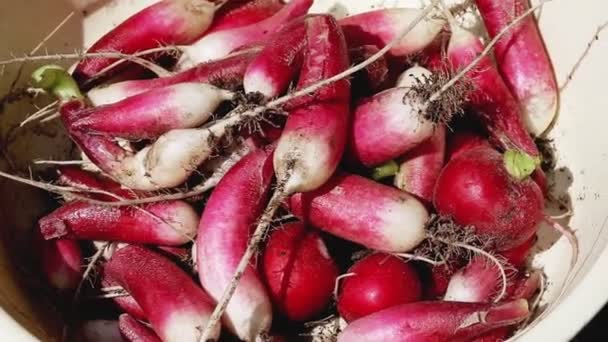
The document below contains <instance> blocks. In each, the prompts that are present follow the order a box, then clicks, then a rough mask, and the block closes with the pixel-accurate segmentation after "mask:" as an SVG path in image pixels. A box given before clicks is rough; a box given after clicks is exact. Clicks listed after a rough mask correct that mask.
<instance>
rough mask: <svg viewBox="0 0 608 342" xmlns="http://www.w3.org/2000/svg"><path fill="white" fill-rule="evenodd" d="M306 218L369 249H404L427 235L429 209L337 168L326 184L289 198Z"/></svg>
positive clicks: (296, 213) (299, 215)
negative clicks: (337, 170)
mask: <svg viewBox="0 0 608 342" xmlns="http://www.w3.org/2000/svg"><path fill="white" fill-rule="evenodd" d="M289 207H290V209H291V211H292V212H293V214H294V215H296V216H298V217H301V218H302V219H303V220H304V222H307V223H310V224H311V225H313V226H315V227H319V228H320V229H322V230H324V231H326V232H328V233H331V234H333V235H336V236H338V237H340V238H342V239H345V240H349V241H353V242H356V243H359V244H361V245H364V246H366V247H367V248H370V249H375V250H379V251H385V252H407V251H410V250H412V249H413V248H415V247H416V246H417V245H418V244H419V243H420V242H422V240H424V239H425V225H426V222H427V221H428V219H429V214H428V212H427V210H426V208H425V207H424V205H423V204H422V203H420V202H419V201H418V200H417V199H416V198H414V197H413V196H411V195H409V194H407V193H406V192H403V191H401V190H398V189H395V188H393V187H389V186H386V185H383V184H380V183H376V182H374V181H372V180H370V179H367V178H364V177H361V176H358V175H351V174H347V173H344V172H341V171H339V172H337V173H336V174H335V175H334V176H333V177H332V178H331V179H330V180H329V181H328V182H327V183H326V184H325V185H323V186H322V187H321V188H319V189H318V190H316V191H313V192H310V193H306V194H295V195H293V196H292V197H291V198H290V199H289Z"/></svg>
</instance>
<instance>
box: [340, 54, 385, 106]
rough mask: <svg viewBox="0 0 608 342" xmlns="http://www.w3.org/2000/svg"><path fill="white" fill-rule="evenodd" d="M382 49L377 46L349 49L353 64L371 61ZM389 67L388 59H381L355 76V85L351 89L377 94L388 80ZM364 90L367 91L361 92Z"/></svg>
mask: <svg viewBox="0 0 608 342" xmlns="http://www.w3.org/2000/svg"><path fill="white" fill-rule="evenodd" d="M379 50H380V49H379V48H378V47H376V46H375V45H363V46H358V47H354V48H351V49H349V51H348V52H349V55H350V60H351V63H352V64H359V63H361V62H363V61H365V60H367V59H369V58H370V57H371V56H373V55H374V54H376V53H378V51H379ZM388 73H389V66H388V64H387V61H386V58H380V59H378V60H376V61H375V62H374V63H372V64H370V65H369V66H367V67H366V68H365V69H364V70H362V71H361V72H358V73H356V74H355V75H354V80H353V85H352V86H351V88H352V89H353V90H354V91H357V92H361V93H364V94H369V93H370V92H377V91H378V90H379V89H381V88H382V87H383V86H384V85H385V84H386V83H387V80H388V76H389V75H388ZM361 88H363V89H365V91H361V90H360V89H361Z"/></svg>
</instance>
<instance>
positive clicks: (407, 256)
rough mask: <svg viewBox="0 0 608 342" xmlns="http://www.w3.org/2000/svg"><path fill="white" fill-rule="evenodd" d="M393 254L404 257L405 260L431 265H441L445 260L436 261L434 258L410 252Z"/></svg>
mask: <svg viewBox="0 0 608 342" xmlns="http://www.w3.org/2000/svg"><path fill="white" fill-rule="evenodd" d="M393 255H394V256H396V257H399V258H402V259H406V260H414V261H422V262H426V263H427V264H429V265H433V266H439V265H443V264H444V263H445V261H436V260H432V259H429V258H427V257H424V256H421V255H417V254H411V253H395V254H393Z"/></svg>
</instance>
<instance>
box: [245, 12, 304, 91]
mask: <svg viewBox="0 0 608 342" xmlns="http://www.w3.org/2000/svg"><path fill="white" fill-rule="evenodd" d="M305 45H306V24H305V20H296V21H295V22H294V23H292V24H290V25H288V26H286V27H285V28H283V29H282V30H281V31H279V32H278V33H277V34H276V35H274V36H273V37H272V38H271V39H270V40H269V41H268V43H267V44H266V47H265V48H264V49H263V50H262V52H260V54H259V55H258V56H257V57H256V58H255V59H254V60H253V61H252V62H251V64H250V65H249V67H247V71H246V72H245V77H244V80H243V85H244V87H245V92H247V93H253V92H257V93H260V94H262V95H264V97H266V98H273V97H276V96H279V95H281V94H282V93H283V92H285V90H287V87H288V86H289V84H290V83H291V82H292V81H293V80H294V79H295V78H296V76H297V73H298V71H299V70H300V68H301V67H302V58H303V50H304V47H305Z"/></svg>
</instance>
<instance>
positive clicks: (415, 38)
mask: <svg viewBox="0 0 608 342" xmlns="http://www.w3.org/2000/svg"><path fill="white" fill-rule="evenodd" d="M420 12H421V10H417V9H411V8H386V9H380V10H375V11H368V12H364V13H361V14H357V15H353V16H349V17H346V18H343V19H341V20H340V26H341V27H342V30H344V35H345V36H346V41H347V43H348V46H349V47H357V46H361V45H376V46H377V47H379V48H382V47H384V46H385V45H387V44H388V43H389V42H391V41H392V40H394V39H396V38H398V35H399V31H400V30H401V28H402V27H403V26H404V24H405V23H408V22H413V21H414V19H415V18H416V17H417V16H418V15H419V14H420ZM444 24H445V21H444V20H442V19H438V18H437V19H436V18H426V19H424V20H422V21H421V22H420V23H418V24H417V25H416V26H415V27H414V29H413V30H411V31H410V32H409V33H408V34H407V35H406V36H405V37H403V38H402V39H401V40H400V41H399V42H398V43H397V44H396V45H395V46H393V47H392V48H391V49H390V51H389V55H391V56H393V57H404V56H407V55H410V54H412V53H415V52H417V51H420V50H422V49H424V48H425V47H426V46H427V45H428V44H430V43H431V42H432V41H433V40H434V39H435V37H436V36H437V34H438V33H439V32H440V31H441V29H442V27H443V26H444Z"/></svg>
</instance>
